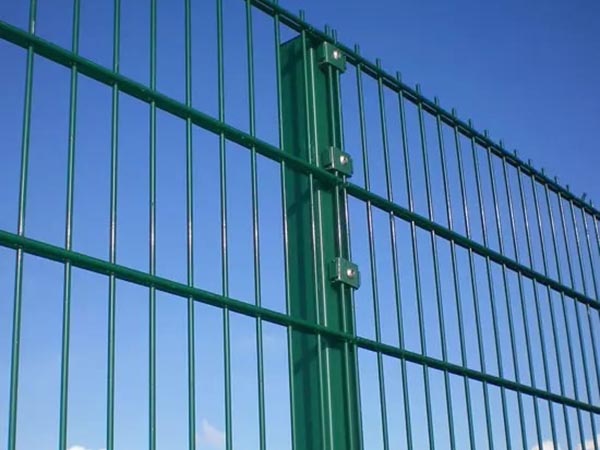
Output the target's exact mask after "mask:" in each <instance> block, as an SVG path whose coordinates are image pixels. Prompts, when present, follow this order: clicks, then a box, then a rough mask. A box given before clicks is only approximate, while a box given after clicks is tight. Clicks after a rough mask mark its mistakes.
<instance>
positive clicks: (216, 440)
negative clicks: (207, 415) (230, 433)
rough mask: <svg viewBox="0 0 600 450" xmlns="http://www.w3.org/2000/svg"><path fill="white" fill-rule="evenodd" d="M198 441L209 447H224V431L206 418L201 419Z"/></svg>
mask: <svg viewBox="0 0 600 450" xmlns="http://www.w3.org/2000/svg"><path fill="white" fill-rule="evenodd" d="M200 442H202V443H203V444H206V445H208V446H209V447H211V448H215V449H221V448H224V447H225V433H223V432H222V431H221V430H219V429H218V428H217V427H215V426H214V425H212V424H211V423H209V422H208V420H206V419H202V424H201V427H200Z"/></svg>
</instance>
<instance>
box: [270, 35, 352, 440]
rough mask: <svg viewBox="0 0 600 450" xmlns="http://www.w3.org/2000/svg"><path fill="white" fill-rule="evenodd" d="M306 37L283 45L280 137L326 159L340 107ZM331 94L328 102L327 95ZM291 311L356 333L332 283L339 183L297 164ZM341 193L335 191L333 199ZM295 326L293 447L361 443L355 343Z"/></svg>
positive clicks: (300, 153)
mask: <svg viewBox="0 0 600 450" xmlns="http://www.w3.org/2000/svg"><path fill="white" fill-rule="evenodd" d="M318 45H319V43H315V42H312V41H310V40H308V39H306V38H305V37H304V36H301V37H298V38H296V39H294V40H292V41H289V42H286V43H284V44H282V45H281V71H282V73H281V80H282V93H283V143H284V148H285V151H286V152H287V153H290V154H292V155H293V156H295V157H297V158H300V159H303V160H305V161H307V162H310V163H312V164H316V165H319V166H321V165H322V164H323V162H322V161H320V159H321V157H320V155H321V151H322V150H323V149H328V148H330V147H331V146H335V145H336V144H337V142H336V137H337V136H339V133H340V112H339V104H338V103H337V97H336V96H335V95H334V93H335V92H336V89H337V87H336V85H335V84H336V83H338V80H337V77H336V74H335V72H334V71H331V70H328V71H325V70H321V68H320V67H319V65H318V61H317V57H316V55H317V48H318V47H317V46H318ZM328 100H329V101H328ZM285 180H286V204H287V211H286V213H287V234H288V239H289V241H288V242H289V249H288V250H289V290H290V295H291V301H290V311H289V313H290V315H291V316H292V317H296V318H299V319H302V320H307V321H311V322H314V323H317V324H320V325H323V326H327V327H328V328H331V329H335V330H339V331H342V332H346V333H353V329H352V324H351V323H350V321H349V317H350V316H349V314H347V311H350V310H351V309H352V304H351V303H350V302H351V297H350V295H349V292H347V291H348V289H349V288H348V287H347V286H346V285H344V284H332V283H331V281H330V279H329V271H328V267H327V265H328V264H329V262H330V261H332V260H334V259H335V258H336V257H338V256H340V257H344V256H346V255H347V253H348V249H347V245H345V244H342V245H339V244H340V243H343V242H344V241H345V240H346V236H345V234H346V229H347V224H346V223H345V218H344V216H343V215H342V214H339V212H340V208H339V203H341V202H342V201H343V199H341V198H340V193H339V189H337V188H336V187H334V186H332V185H328V184H325V183H322V182H319V181H317V180H315V179H314V177H312V176H308V175H306V174H304V173H301V172H299V171H297V170H295V169H293V168H289V169H287V171H286V176H285ZM336 197H337V198H336ZM291 333H292V338H291V341H292V348H291V349H292V355H291V364H293V372H294V373H293V381H292V386H291V389H292V390H293V394H292V395H293V405H294V406H293V408H294V410H293V419H292V420H293V429H294V436H293V440H294V448H295V449H298V450H312V449H314V450H317V449H319V450H320V449H330V450H335V449H349V450H352V449H359V448H361V446H360V444H359V441H360V439H359V431H358V430H359V423H360V422H359V412H358V396H357V392H358V391H357V377H356V372H355V367H356V364H355V361H354V359H355V358H356V350H355V348H354V346H351V345H348V343H343V342H339V341H333V340H331V339H328V338H326V337H321V336H318V335H314V334H309V333H304V332H302V331H299V330H294V331H292V332H291Z"/></svg>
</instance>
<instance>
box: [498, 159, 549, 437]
mask: <svg viewBox="0 0 600 450" xmlns="http://www.w3.org/2000/svg"><path fill="white" fill-rule="evenodd" d="M503 164H504V173H505V178H506V159H505V158H503ZM521 175H522V173H521V170H520V169H518V168H517V183H518V186H519V198H520V202H521V203H520V205H521V208H522V210H523V221H524V225H525V241H526V243H527V257H528V259H529V265H530V266H531V267H533V266H534V259H533V250H532V245H531V234H530V229H529V215H528V211H527V201H526V199H525V193H524V190H523V182H522V176H521ZM531 180H532V181H533V178H532V179H531ZM507 197H508V205H509V210H510V213H511V223H514V214H513V205H512V195H511V193H510V189H509V188H508V185H507ZM512 230H513V245H514V247H513V251H514V253H515V258H516V259H517V261H518V260H519V257H520V255H519V247H518V243H517V236H516V231H515V230H514V225H512ZM517 283H518V289H519V299H520V306H521V314H522V315H523V329H524V332H525V345H526V349H527V363H528V368H529V374H530V379H531V386H532V387H534V388H535V387H536V384H537V383H536V378H535V371H534V368H533V360H532V357H531V339H530V334H529V322H528V319H527V318H528V310H527V306H526V300H525V292H524V290H523V277H522V275H521V273H517ZM532 283H533V286H532V287H533V295H534V300H535V306H536V311H537V316H538V317H539V307H538V299H537V286H536V283H535V281H532ZM509 307H510V306H509ZM541 333H542V332H541V330H540V337H541ZM546 389H548V386H546ZM533 408H534V416H535V429H536V436H537V440H538V447H540V448H541V447H542V434H541V428H540V420H539V405H538V399H537V398H536V397H533Z"/></svg>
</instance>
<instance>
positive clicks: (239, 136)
mask: <svg viewBox="0 0 600 450" xmlns="http://www.w3.org/2000/svg"><path fill="white" fill-rule="evenodd" d="M0 38H2V39H5V40H7V41H9V42H12V43H14V44H16V45H19V46H21V47H23V48H27V47H31V48H33V50H34V51H35V53H36V54H38V55H40V56H43V57H45V58H48V59H50V60H52V61H54V62H56V63H58V64H61V65H63V66H65V67H73V66H75V67H77V68H78V70H79V73H81V74H83V75H86V76H89V77H90V78H93V79H95V80H97V81H99V82H101V83H104V84H106V85H108V86H114V85H118V89H119V90H120V91H121V92H123V93H126V94H128V95H131V96H132V97H135V98H137V99H139V100H142V101H144V102H147V103H151V102H154V104H155V105H156V107H157V108H159V109H161V110H163V111H165V112H168V113H170V114H173V115H174V116H177V117H180V118H182V119H188V118H189V119H190V120H191V121H192V122H193V123H194V124H196V125H198V126H200V127H202V128H204V129H206V130H208V131H211V132H213V133H215V134H223V136H225V138H226V139H228V140H230V141H231V142H234V143H236V144H238V145H240V146H242V147H244V148H246V149H252V148H255V149H256V151H257V153H259V154H261V155H263V156H265V157H267V158H269V159H272V160H274V161H277V162H280V163H281V162H284V161H285V162H286V163H287V164H289V167H291V168H294V169H296V170H299V171H301V172H304V173H307V174H311V175H313V176H314V177H315V178H317V179H319V180H321V181H324V182H327V183H330V184H332V185H338V186H342V187H344V188H346V190H347V192H348V194H349V195H351V196H353V197H355V198H357V199H360V200H362V201H365V202H370V203H371V204H372V205H373V206H376V207H377V208H379V209H381V210H382V211H385V212H388V213H393V214H394V215H395V216H397V217H399V218H401V219H404V220H406V221H409V222H414V223H415V224H416V225H417V226H419V227H420V228H423V229H425V230H428V231H433V232H435V233H436V234H437V235H439V236H440V237H443V238H444V239H447V240H449V241H452V242H455V243H456V244H458V245H459V246H461V247H463V248H466V249H470V250H473V251H474V252H475V253H477V254H479V255H481V256H484V257H489V258H490V259H491V260H492V261H494V262H495V263H497V264H500V265H502V264H504V265H506V267H507V268H509V269H511V270H513V271H515V272H517V273H520V274H522V275H524V276H525V277H527V278H530V279H532V280H535V281H537V282H538V283H540V284H542V285H545V286H549V287H550V288H552V289H554V290H556V291H557V292H560V293H563V294H565V295H567V296H569V297H572V298H573V299H575V300H577V301H579V302H581V303H584V304H586V305H589V306H591V307H592V308H594V309H596V310H599V311H600V302H599V301H598V300H596V299H593V298H591V297H589V296H587V295H584V294H581V293H580V292H577V291H576V290H574V289H573V288H570V287H568V286H566V285H563V284H562V283H559V282H557V281H555V280H553V279H551V278H549V277H547V276H545V275H543V274H541V273H539V272H537V271H535V270H533V269H531V268H529V267H527V266H524V265H522V264H520V263H518V262H516V261H515V260H513V259H511V258H509V257H507V256H504V255H501V254H500V253H498V252H495V251H493V250H491V249H489V248H488V247H486V246H484V245H481V244H479V243H477V242H475V241H473V240H471V239H468V238H466V237H464V236H463V235H461V234H459V233H456V232H454V231H451V230H449V229H448V228H446V227H445V226H442V225H440V224H437V223H435V222H432V221H431V220H429V219H427V218H425V217H423V216H420V215H419V214H416V213H414V212H411V211H410V210H408V209H406V208H403V207H402V206H400V205H398V204H396V203H393V202H391V201H389V200H386V199H385V198H384V197H381V196H379V195H376V194H374V193H373V192H370V191H368V190H366V189H364V188H361V187H359V186H357V185H355V184H352V183H349V182H347V181H345V180H343V179H340V178H339V177H337V176H336V175H333V174H331V173H329V172H327V171H326V170H324V169H321V168H318V167H316V166H314V165H313V164H311V163H309V162H306V161H304V160H302V159H300V158H297V157H294V156H291V155H290V154H289V153H286V152H283V151H281V149H279V148H278V147H276V146H274V145H271V144H269V143H267V142H265V141H263V140H261V139H258V138H256V137H253V136H251V135H250V134H247V133H245V132H243V131H240V130H238V129H237V128H235V127H233V126H231V125H228V124H226V123H224V122H222V121H220V120H218V119H215V118H214V117H211V116H210V115H208V114H205V113H202V112H200V111H198V110H196V109H193V108H191V107H188V106H186V105H185V104H184V103H181V102H178V101H176V100H174V99H172V98H170V97H169V96H166V95H164V94H161V93H160V92H157V91H155V90H152V89H150V88H149V87H147V86H145V85H143V84H141V83H138V82H136V81H133V80H131V79H129V78H127V77H125V76H123V75H120V74H118V73H115V72H113V71H112V70H110V69H107V68H105V67H103V66H100V65H98V64H96V63H94V62H92V61H90V60H88V59H86V58H83V57H81V56H78V55H76V54H74V53H72V52H70V51H68V50H65V49H63V48H61V47H59V46H57V45H54V44H52V43H50V42H48V41H46V40H44V39H40V38H38V37H37V36H34V35H32V34H30V33H28V32H26V31H23V30H21V29H19V28H17V27H14V26H12V25H10V24H7V23H6V22H3V21H0ZM507 162H510V161H509V158H508V156H507ZM521 170H523V173H527V172H526V168H524V167H521ZM548 188H549V189H552V187H551V186H549V185H548ZM560 195H562V196H563V197H564V198H565V199H569V198H572V195H571V196H569V197H567V196H566V195H567V194H566V193H563V192H561V193H560ZM573 202H574V204H575V203H576V201H575V200H573ZM582 209H583V207H582ZM588 211H589V209H588ZM594 214H595V213H594Z"/></svg>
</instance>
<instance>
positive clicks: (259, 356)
mask: <svg viewBox="0 0 600 450" xmlns="http://www.w3.org/2000/svg"><path fill="white" fill-rule="evenodd" d="M253 45H254V42H253V37H252V4H251V2H250V0H246V51H247V60H248V109H249V124H250V135H251V136H255V135H256V123H255V122H256V121H255V114H256V113H255V110H256V107H255V100H254V98H255V95H254V94H255V93H254V53H253V52H254V50H253ZM250 172H251V185H252V186H251V190H252V236H253V253H254V299H255V305H256V306H258V307H260V306H261V284H260V240H259V239H260V231H259V217H258V179H257V168H256V148H255V147H252V148H251V149H250ZM256 360H257V361H256V366H257V367H256V371H257V379H258V421H259V446H260V449H261V450H264V449H265V448H266V436H265V386H264V358H263V336H262V321H261V319H260V317H257V318H256Z"/></svg>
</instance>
